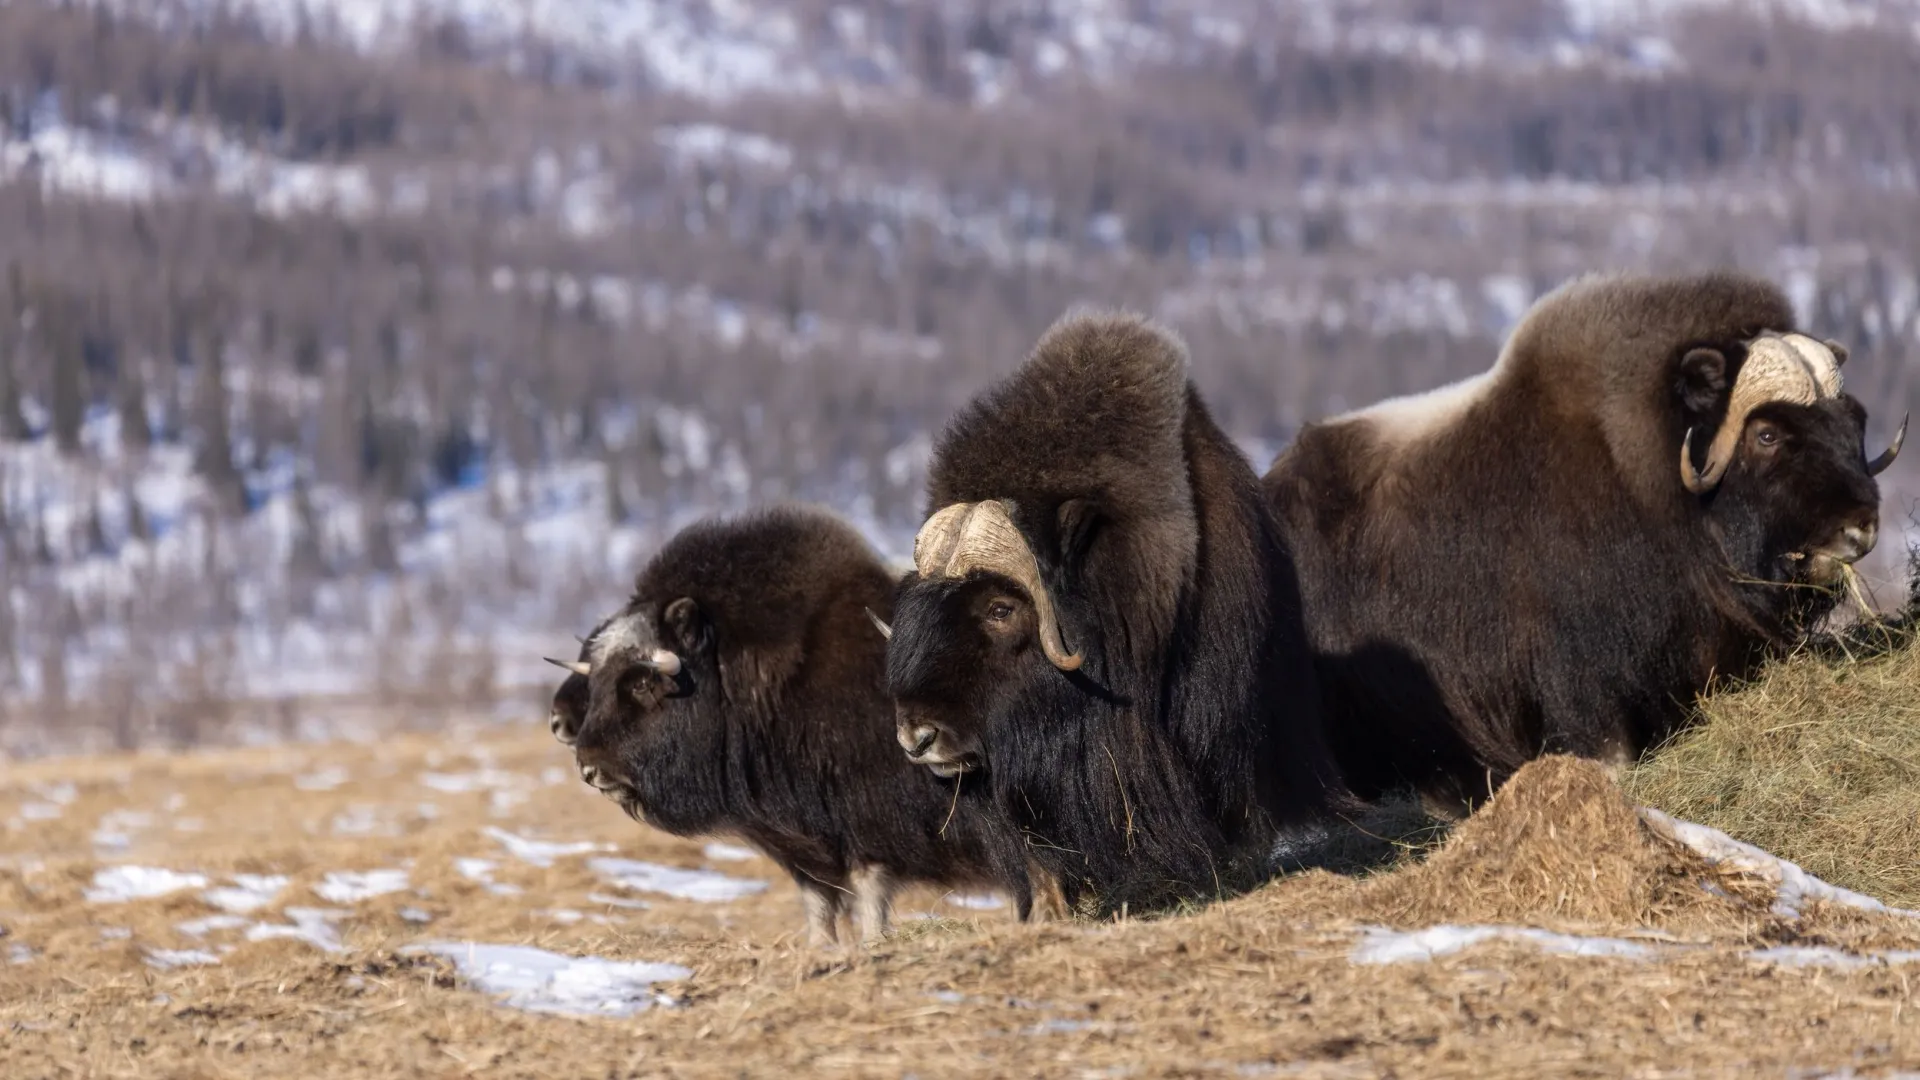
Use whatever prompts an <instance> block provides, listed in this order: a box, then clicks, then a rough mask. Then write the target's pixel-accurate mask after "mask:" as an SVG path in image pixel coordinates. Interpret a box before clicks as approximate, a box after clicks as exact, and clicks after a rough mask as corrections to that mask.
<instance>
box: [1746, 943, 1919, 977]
mask: <svg viewBox="0 0 1920 1080" xmlns="http://www.w3.org/2000/svg"><path fill="white" fill-rule="evenodd" d="M1747 959H1749V960H1755V961H1758V962H1760V963H1763V964H1778V965H1780V966H1781V967H1817V968H1832V969H1835V970H1839V971H1853V970H1857V969H1859V968H1870V967H1881V966H1884V965H1891V964H1912V963H1920V951H1896V952H1883V953H1869V954H1867V955H1864V956H1862V955H1857V954H1854V953H1850V952H1843V951H1842V950H1840V949H1836V948H1833V947H1831V946H1827V945H1776V946H1774V947H1773V948H1770V949H1755V950H1753V951H1752V952H1749V953H1747Z"/></svg>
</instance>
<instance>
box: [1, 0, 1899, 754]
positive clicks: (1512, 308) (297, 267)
mask: <svg viewBox="0 0 1920 1080" xmlns="http://www.w3.org/2000/svg"><path fill="white" fill-rule="evenodd" d="M1917 192H1920V13H1916V12H1915V10H1914V8H1913V7H1912V5H1911V4H1910V3H1907V2H1904V0H1875V2H1866V0H1857V2H1856V0H1773V2H1770V3H1766V4H1753V3H1732V2H1715V0H1658V2H1655V0H1606V2H1600V0H1490V2H1485V3H1481V2H1475V3H1456V2H1453V0H1315V2H1313V3H1304V4H1293V5H1274V4H1267V3H1260V2H1255V0H1217V2H1207V3H1201V2H1199V0H1151V2H1148V0H1021V2H1018V3H1008V4H991V5H984V4H982V5H954V4H941V3H935V2H933V0H846V2H831V0H793V2H776V0H405V2H400V3H373V2H366V0H225V2H216V0H139V2H135V0H95V2H92V3H86V4H59V3H53V2H50V0H47V2H43V0H0V539H4V544H3V545H0V591H3V592H4V596H5V598H6V601H7V602H6V603H4V604H0V753H38V752H43V751H47V750H50V749H55V748H59V747H64V746H75V745H119V746H135V745H140V744H143V743H146V742H149V741H153V740H161V741H177V742H193V741H198V740H207V739H251V738H264V737H273V738H278V737H282V736H284V735H288V734H301V733H320V732H325V731H329V730H337V729H338V728H339V727H341V726H343V725H347V726H350V725H351V724H353V723H359V722H361V721H362V720H363V719H364V718H366V717H370V716H373V715H375V713H373V712H371V711H369V710H370V709H371V708H372V707H373V706H375V705H378V704H382V703H384V704H385V705H387V706H394V705H399V706H402V707H403V708H402V711H403V712H404V713H405V714H406V715H407V716H408V717H409V720H408V721H407V722H408V723H409V724H412V725H417V726H422V727H426V726H432V725H434V724H437V723H439V722H440V720H441V718H442V717H444V716H445V715H447V714H449V713H451V712H455V711H463V712H472V711H475V710H478V711H481V712H485V711H488V710H490V709H494V708H498V709H499V710H500V711H501V715H502V716H507V717H513V718H516V719H525V718H527V717H529V716H533V715H537V711H538V709H539V707H540V697H541V695H542V693H543V692H544V690H545V688H546V686H547V685H548V683H549V678H548V675H547V674H546V672H545V670H544V669H543V667H542V665H540V663H539V657H540V656H541V655H542V654H543V653H552V652H554V651H556V650H564V649H566V648H567V647H568V643H569V642H570V641H571V637H570V635H571V634H573V633H576V632H580V631H583V630H584V629H586V628H587V626H589V625H590V624H591V622H592V621H593V620H594V618H596V617H597V616H598V615H599V614H601V613H603V612H604V611H605V610H607V609H609V608H610V607H612V606H613V605H614V604H616V603H618V602H619V601H620V600H621V598H622V592H623V590H624V588H625V585H626V583H627V581H628V580H629V579H630V578H631V576H632V574H633V573H634V572H635V571H636V570H637V569H638V567H639V565H640V563H641V562H642V561H643V560H644V558H645V556H646V554H647V553H648V552H649V551H650V550H651V549H652V547H653V546H654V545H655V544H657V543H658V542H659V541H660V540H661V539H662V538H664V537H665V536H667V535H669V534H670V533H671V532H672V531H673V530H675V529H677V528H679V527H680V526H681V525H683V524H685V523H686V522H687V521H689V520H692V519H693V518H695V517H697V516H699V515H702V514H706V513H712V512H718V511H727V510H735V509H741V508H745V507H748V506H752V505H758V504H761V503H765V502H768V501H773V500H779V499H805V500H811V501H818V502H823V503H826V504H828V505H830V506H833V507H835V508H837V509H838V510H839V511H841V512H842V513H844V514H845V515H847V516H848V517H849V518H850V519H852V520H853V521H854V522H855V523H856V524H858V525H859V526H860V527H861V528H862V529H863V530H864V531H865V532H866V533H867V534H868V535H869V536H870V537H871V538H872V539H873V541H874V542H875V544H876V545H877V546H878V547H879V548H880V549H881V550H882V551H883V553H885V554H887V555H888V556H890V557H893V558H902V557H904V556H905V554H906V552H907V550H908V548H909V546H910V540H911V536H912V532H913V529H914V526H915V524H916V522H917V521H918V518H919V515H920V513H921V512H922V509H923V508H922V507H921V506H920V499H921V494H920V492H921V485H922V480H923V475H924V464H925V459H926V455H927V452H928V448H929V446H930V445H931V440H932V438H933V436H934V434H935V433H936V432H937V431H938V429H939V426H940V424H941V423H942V422H943V421H944V420H945V418H946V417H947V416H948V415H950V414H951V412H952V411H953V409H955V408H956V407H958V406H959V405H960V404H961V403H962V402H964V401H965V400H966V399H967V398H968V397H969V396H970V395H971V394H972V393H974V392H975V391H977V390H978V389H979V388H981V387H982V386H984V385H986V384H987V383H988V382H990V381H991V380H992V379H993V378H995V377H996V376H997V375H999V374H1000V373H1001V372H1004V371H1005V370H1006V369H1007V368H1008V367H1009V366H1011V365H1012V364H1013V363H1014V362H1015V361H1017V359H1018V358H1019V357H1020V356H1022V355H1023V354H1024V353H1025V351H1026V349H1027V348H1028V347H1029V346H1030V345H1031V343H1032V341H1033V339H1034V337H1035V336H1036V335H1037V334H1038V332H1039V331H1040V330H1041V329H1042V328H1043V327H1044V326H1045V325H1046V324H1047V323H1048V322H1050V321H1051V320H1052V319H1053V318H1054V317H1056V316H1057V315H1058V314H1059V313H1060V312H1061V311H1063V310H1065V309H1066V308H1068V307H1070V306H1072V305H1074V304H1077V303H1089V302H1091V303H1099V304H1107V305H1127V306H1132V307H1137V308H1141V309H1144V310H1148V311H1150V312H1152V313H1154V314H1155V315H1156V316H1158V317H1160V318H1161V319H1163V320H1165V321H1166V322H1168V323H1169V324H1171V325H1172V326H1174V327H1175V328H1177V329H1178V330H1179V331H1180V332H1181V333H1182V334H1183V335H1184V336H1185V337H1186V339H1187V341H1188V343H1189V345H1190V347H1191V349H1192V353H1193V356H1194V362H1195V369H1196V377H1197V379H1198V381H1199V382H1200V384H1201V387H1202V389H1203V391H1204V392H1205V393H1206V394H1207V395H1208V397H1209V400H1210V402H1211V403H1212V404H1213V407H1214V409H1215V411H1216V414H1217V415H1218V417H1219V418H1220V419H1221V421H1222V422H1223V423H1224V424H1225V426H1227V427H1228V429H1229V430H1231V431H1233V432H1234V433H1235V435H1236V436H1237V437H1238V438H1240V439H1241V440H1242V442H1243V444H1244V445H1245V446H1246V447H1247V449H1248V451H1249V454H1250V456H1252V457H1253V458H1254V460H1255V463H1256V465H1258V466H1261V467H1264V466H1265V464H1266V463H1267V461H1268V460H1269V459H1270V458H1271V456H1272V454H1273V453H1274V452H1275V451H1276V450H1277V449H1279V447H1281V446H1282V445H1284V444H1285V441H1286V440H1287V439H1288V438H1289V437H1290V436H1291V434H1292V433H1293V432H1294V431H1295V430H1297V428H1298V427H1299V425H1300V424H1302V423H1305V422H1307V421H1310V420H1312V419H1313V418H1315V417H1318V416H1323V415H1326V414H1328V413H1332V412H1338V411H1342V410H1345V409H1348V408H1352V407H1355V406H1357V405H1360V404H1362V403H1364V402H1367V401H1371V400H1375V399H1377V398H1379V397H1382V396H1385V395H1388V394H1395V393H1404V392H1409V391H1415V390H1421V389H1426V388H1429V387H1432V386H1436V385H1439V384H1441V383H1443V382H1446V381H1448V380H1451V379H1455V378H1459V377H1462V376H1465V375H1468V374H1470V373H1472V372H1474V371H1476V370H1479V369H1481V368H1484V367H1485V366H1486V365H1487V364H1488V363H1490V362H1491V359H1492V357H1493V355H1494V354H1495V352H1496V351H1497V348H1498V344H1499V340H1500V337H1501V335H1502V334H1504V332H1505V331H1506V330H1507V329H1508V328H1509V327H1510V326H1511V325H1512V323H1513V321H1514V319H1515V318H1516V317H1517V316H1518V314H1519V313H1520V312H1521V311H1522V310H1523V309H1524V308H1525V306H1526V305H1527V304H1528V303H1529V302H1530V301H1531V300H1532V299H1533V298H1534V297H1536V296H1538V295H1540V294H1541V293H1542V292H1544V291H1546V290H1547V289H1549V288H1551V287H1552V286H1554V285H1555V284H1557V283H1559V282H1560V281H1562V280H1564V279H1565V278H1567V277H1568V276H1570V275H1573V274H1576V273H1581V272H1585V271H1589V270H1593V269H1598V268H1609V267H1625V268H1649V269H1664V268H1681V267H1698V266H1701V265H1705V264H1726V263H1731V264H1736V265H1740V266H1744V267H1746V268H1749V269H1752V270H1755V271H1758V272H1761V273H1765V274H1768V275H1770V276H1773V277H1774V278H1776V279H1777V280H1779V281H1781V282H1782V283H1783V284H1784V285H1785V286H1786V287H1787V288H1788V290H1789V292H1790V293H1791V295H1792V296H1793V298H1794V302H1795V304H1796V305H1797V306H1798V307H1799V308H1800V309H1801V310H1802V312H1803V314H1804V315H1805V316H1806V317H1807V319H1808V320H1809V322H1810V323H1811V324H1812V325H1813V326H1815V327H1816V328H1817V329H1819V330H1820V331H1821V332H1823V333H1826V334H1830V335H1832V336H1835V337H1838V338H1841V339H1843V340H1846V341H1847V342H1849V344H1850V345H1852V346H1853V349H1854V351H1853V355H1854V356H1855V360H1854V361H1853V362H1851V363H1850V364H1849V366H1848V370H1847V379H1848V385H1849V388H1850V389H1852V390H1853V391H1854V392H1855V393H1856V394H1858V395H1859V396H1860V397H1861V398H1862V400H1864V401H1866V402H1867V403H1868V405H1869V407H1870V409H1871V410H1872V414H1873V415H1872V418H1871V420H1870V422H1869V430H1868V439H1869V441H1870V442H1875V443H1879V442H1881V441H1883V440H1884V439H1885V438H1886V437H1887V436H1888V435H1889V434H1890V433H1891V431H1892V429H1893V427H1894V426H1895V425H1896V424H1897V423H1898V420H1899V416H1900V414H1901V413H1902V412H1903V411H1906V410H1908V409H1912V410H1914V411H1920V217H1917V216H1916V215H1914V214H1913V213H1912V206H1913V199H1914V198H1915V195H1916V193H1917ZM1885 487H1886V489H1887V492H1888V499H1887V513H1886V518H1885V520H1886V524H1887V527H1888V529H1889V534H1890V535H1891V534H1892V532H1894V531H1896V530H1897V529H1898V528H1899V527H1902V526H1904V525H1905V524H1906V523H1907V522H1908V521H1909V520H1910V514H1911V512H1912V508H1913V507H1914V505H1915V504H1916V502H1920V464H1908V463H1903V464H1902V465H1901V466H1900V467H1899V469H1898V471H1896V472H1895V473H1892V474H1889V476H1888V477H1887V478H1885ZM1898 548H1899V545H1898V543H1897V542H1896V541H1893V540H1892V539H1889V540H1888V541H1887V542H1884V543H1883V545H1882V555H1883V557H1882V561H1881V562H1880V563H1879V564H1877V565H1876V566H1875V567H1874V568H1873V569H1872V573H1871V575H1870V577H1871V578H1874V579H1876V580H1878V581H1879V582H1881V583H1882V584H1884V585H1885V586H1886V587H1887V588H1889V589H1892V588H1893V584H1894V582H1895V580H1896V579H1897V578H1898V576H1899V575H1898V572H1897V568H1898V564H1899V561H1900V553H1899V550H1898Z"/></svg>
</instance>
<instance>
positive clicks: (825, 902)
mask: <svg viewBox="0 0 1920 1080" xmlns="http://www.w3.org/2000/svg"><path fill="white" fill-rule="evenodd" d="M799 884H800V903H801V905H802V906H804V907H805V908H806V909H807V944H809V945H811V946H813V947H814V948H816V949H820V948H825V947H827V946H828V945H832V944H834V943H835V942H837V941H839V940H840V890H839V889H836V888H834V887H833V886H831V885H823V884H821V883H820V882H818V881H802V882H800V883H799Z"/></svg>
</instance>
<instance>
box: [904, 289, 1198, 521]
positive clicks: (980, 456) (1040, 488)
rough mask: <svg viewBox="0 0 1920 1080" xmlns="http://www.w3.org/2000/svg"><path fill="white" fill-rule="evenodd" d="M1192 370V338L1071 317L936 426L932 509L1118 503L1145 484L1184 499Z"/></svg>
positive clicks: (1119, 315)
mask: <svg viewBox="0 0 1920 1080" xmlns="http://www.w3.org/2000/svg"><path fill="white" fill-rule="evenodd" d="M1187 367H1188V365H1187V350H1186V346H1185V345H1184V344H1183V343H1182V342H1181V341H1180V339H1179V338H1178V337H1176V336H1175V335H1174V334H1173V333H1172V332H1171V331H1168V330H1166V329H1165V328H1163V327H1161V326H1159V325H1157V324H1156V323H1154V322H1153V321H1152V320H1150V319H1148V318H1146V317H1145V316H1143V315H1138V314H1132V313H1126V312H1111V311H1095V310H1077V311H1073V312H1070V313H1068V314H1067V315H1065V316H1063V317H1062V318H1061V319H1060V320H1059V321H1058V322H1056V323H1054V325H1053V326H1052V327H1051V328H1050V329H1048V330H1047V332H1046V334H1044V335H1043V336H1042V337H1041V338H1040V341H1039V343H1038V344H1037V345H1035V346H1034V349H1033V351H1032V353H1031V354H1029V355H1028V357H1027V359H1026V361H1025V362H1024V363H1022V364H1021V365H1020V367H1019V368H1017V369H1015V370H1014V372H1013V373H1012V374H1011V375H1009V376H1007V378H1005V379H1004V380H1002V381H1001V382H1000V383H999V384H997V385H995V386H993V387H991V388H989V389H988V390H987V391H986V392H984V393H982V394H981V395H979V396H978V397H976V398H975V399H974V400H973V401H972V402H971V403H970V404H969V405H968V406H967V407H966V408H964V409H962V410H961V411H960V412H959V414H957V415H956V416H955V417H954V418H953V420H952V421H950V422H949V423H948V425H947V427H946V429H945V430H944V431H943V432H942V433H941V436H940V439H939V441H938V443H937V444H936V445H935V447H934V452H933V467H932V469H931V470H930V475H929V480H928V487H929V491H928V494H929V495H930V496H931V499H930V504H929V513H931V512H932V511H933V510H936V509H938V508H940V507H943V506H948V505H951V504H953V503H957V502H974V501H978V500H981V499H988V498H1008V499H1013V500H1015V501H1027V500H1033V501H1034V502H1035V503H1037V504H1045V503H1051V502H1056V501H1058V500H1060V499H1062V498H1074V497H1088V496H1094V497H1098V496H1099V495H1100V494H1101V493H1103V492H1104V493H1106V494H1107V495H1109V496H1110V497H1112V499H1113V501H1114V502H1115V503H1117V504H1128V503H1131V502H1133V501H1135V499H1137V498H1139V497H1141V496H1143V495H1145V494H1146V493H1148V492H1161V493H1169V494H1173V495H1175V496H1176V497H1178V498H1180V499H1181V500H1182V501H1184V495H1185V492H1186V487H1187V484H1186V472H1185V466H1184V453H1183V451H1182V445H1183V444H1182V439H1183V430H1184V426H1185V423H1186V417H1187V408H1188V396H1187V385H1188V382H1187ZM1148 501H1149V502H1151V503H1158V502H1159V501H1160V500H1158V499H1150V500H1148Z"/></svg>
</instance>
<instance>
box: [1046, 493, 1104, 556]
mask: <svg viewBox="0 0 1920 1080" xmlns="http://www.w3.org/2000/svg"><path fill="white" fill-rule="evenodd" d="M1054 521H1055V525H1056V527H1057V528H1058V529H1059V536H1060V565H1062V566H1075V565H1078V564H1079V562H1080V560H1081V559H1082V558H1083V557H1084V556H1085V555H1086V553H1087V548H1089V547H1091V546H1092V544H1093V537H1094V533H1095V532H1097V531H1098V529H1099V524H1100V510H1099V508H1098V507H1096V506H1095V505H1094V503H1093V500H1091V499H1068V500H1067V501H1066V502H1063V503H1061V504H1060V509H1059V510H1057V511H1055V514H1054Z"/></svg>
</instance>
